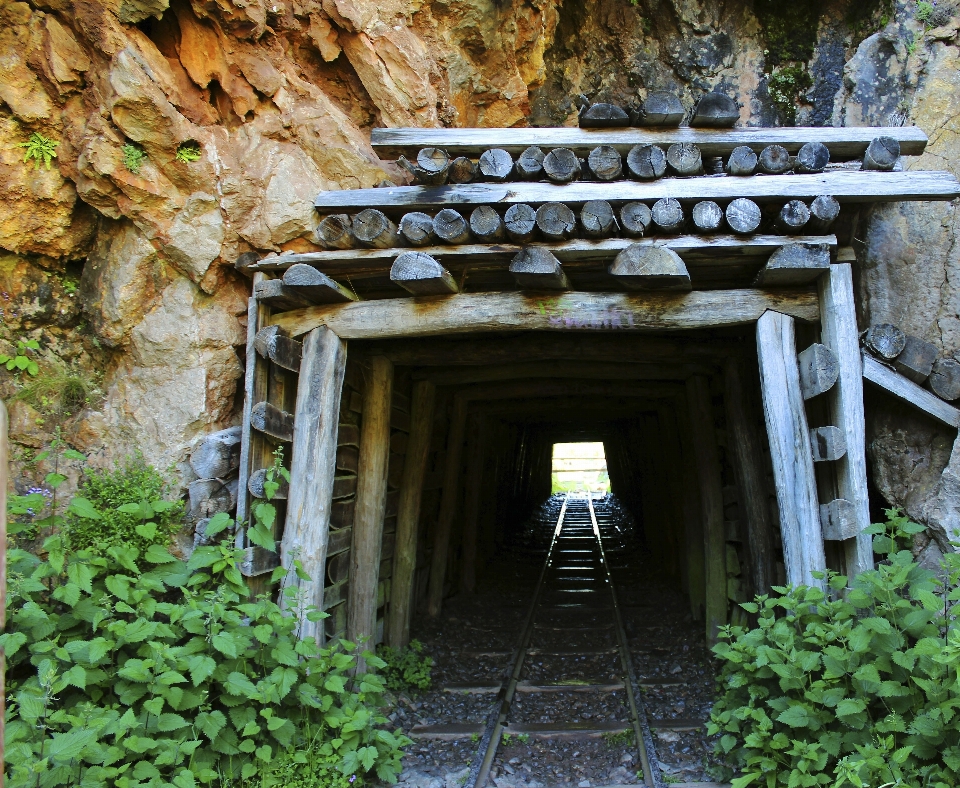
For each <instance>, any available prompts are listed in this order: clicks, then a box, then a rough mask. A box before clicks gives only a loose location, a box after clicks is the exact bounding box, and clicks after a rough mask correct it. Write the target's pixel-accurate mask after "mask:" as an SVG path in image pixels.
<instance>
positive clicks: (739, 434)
mask: <svg viewBox="0 0 960 788" xmlns="http://www.w3.org/2000/svg"><path fill="white" fill-rule="evenodd" d="M743 378H744V372H743V362H742V361H740V360H738V359H728V360H727V362H726V364H725V366H724V406H725V407H726V413H727V430H728V436H727V437H728V443H729V444H731V445H732V448H733V455H734V458H735V460H736V462H735V463H734V472H735V475H736V478H737V484H738V486H739V488H740V489H739V492H740V495H739V503H740V511H741V513H742V515H743V517H744V519H745V520H746V523H747V548H748V550H749V553H750V572H751V580H752V582H753V590H754V593H756V594H767V593H769V592H770V586H771V585H772V584H773V582H774V575H773V569H774V566H773V528H774V524H773V521H772V517H771V514H770V507H769V505H768V499H769V492H768V488H767V481H766V470H765V468H764V463H763V451H762V445H761V440H762V438H761V436H760V431H759V430H758V429H757V424H756V422H755V420H754V419H753V418H751V415H752V414H751V415H748V413H750V410H752V409H750V410H748V399H747V397H748V394H747V392H746V391H745V389H744V385H743ZM749 402H751V403H752V400H749Z"/></svg>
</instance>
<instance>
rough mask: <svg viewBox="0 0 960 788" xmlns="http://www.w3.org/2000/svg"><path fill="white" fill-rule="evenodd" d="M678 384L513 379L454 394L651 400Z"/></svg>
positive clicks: (500, 397) (482, 398)
mask: <svg viewBox="0 0 960 788" xmlns="http://www.w3.org/2000/svg"><path fill="white" fill-rule="evenodd" d="M680 390H681V388H680V384H679V383H671V382H667V381H626V380H614V381H608V380H555V379H545V380H513V381H509V382H505V381H501V382H497V383H480V384H476V385H473V386H469V387H467V388H461V389H459V390H458V391H457V395H456V396H458V397H460V398H462V399H464V400H465V401H467V402H480V401H484V402H489V401H493V400H509V399H524V398H533V399H536V400H537V401H539V402H544V403H546V402H548V401H549V400H550V398H553V397H600V398H607V397H630V398H632V397H651V396H670V395H674V394H677V393H679V392H680Z"/></svg>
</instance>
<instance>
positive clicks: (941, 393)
mask: <svg viewBox="0 0 960 788" xmlns="http://www.w3.org/2000/svg"><path fill="white" fill-rule="evenodd" d="M927 385H928V386H929V387H930V390H931V391H932V392H933V393H934V394H936V395H937V396H938V397H940V399H945V400H948V401H951V400H955V399H960V363H958V362H957V361H956V360H955V359H952V358H938V359H937V360H936V361H935V362H934V363H933V369H932V370H931V372H930V377H929V378H927Z"/></svg>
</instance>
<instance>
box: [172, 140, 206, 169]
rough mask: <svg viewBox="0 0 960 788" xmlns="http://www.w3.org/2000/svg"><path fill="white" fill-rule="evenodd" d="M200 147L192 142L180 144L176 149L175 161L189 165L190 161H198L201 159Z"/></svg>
mask: <svg viewBox="0 0 960 788" xmlns="http://www.w3.org/2000/svg"><path fill="white" fill-rule="evenodd" d="M201 155H202V154H201V152H200V146H199V145H198V144H197V143H196V142H194V141H193V140H187V141H186V142H181V143H180V145H179V146H178V147H177V161H181V162H183V163H184V164H189V163H190V162H192V161H199V160H200V157H201Z"/></svg>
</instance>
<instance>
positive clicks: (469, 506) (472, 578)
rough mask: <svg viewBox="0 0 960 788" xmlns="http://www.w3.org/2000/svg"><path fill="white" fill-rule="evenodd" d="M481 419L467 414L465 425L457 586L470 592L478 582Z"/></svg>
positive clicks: (481, 482)
mask: <svg viewBox="0 0 960 788" xmlns="http://www.w3.org/2000/svg"><path fill="white" fill-rule="evenodd" d="M485 443H486V441H485V440H484V422H483V418H482V417H481V416H478V415H473V416H471V417H470V419H469V422H468V429H467V484H466V495H465V497H464V501H463V547H462V558H463V566H462V567H461V569H460V590H461V591H462V592H463V593H465V594H472V593H473V592H474V589H475V587H476V584H477V526H478V523H479V521H480V493H481V492H482V485H483V453H484V449H485Z"/></svg>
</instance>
